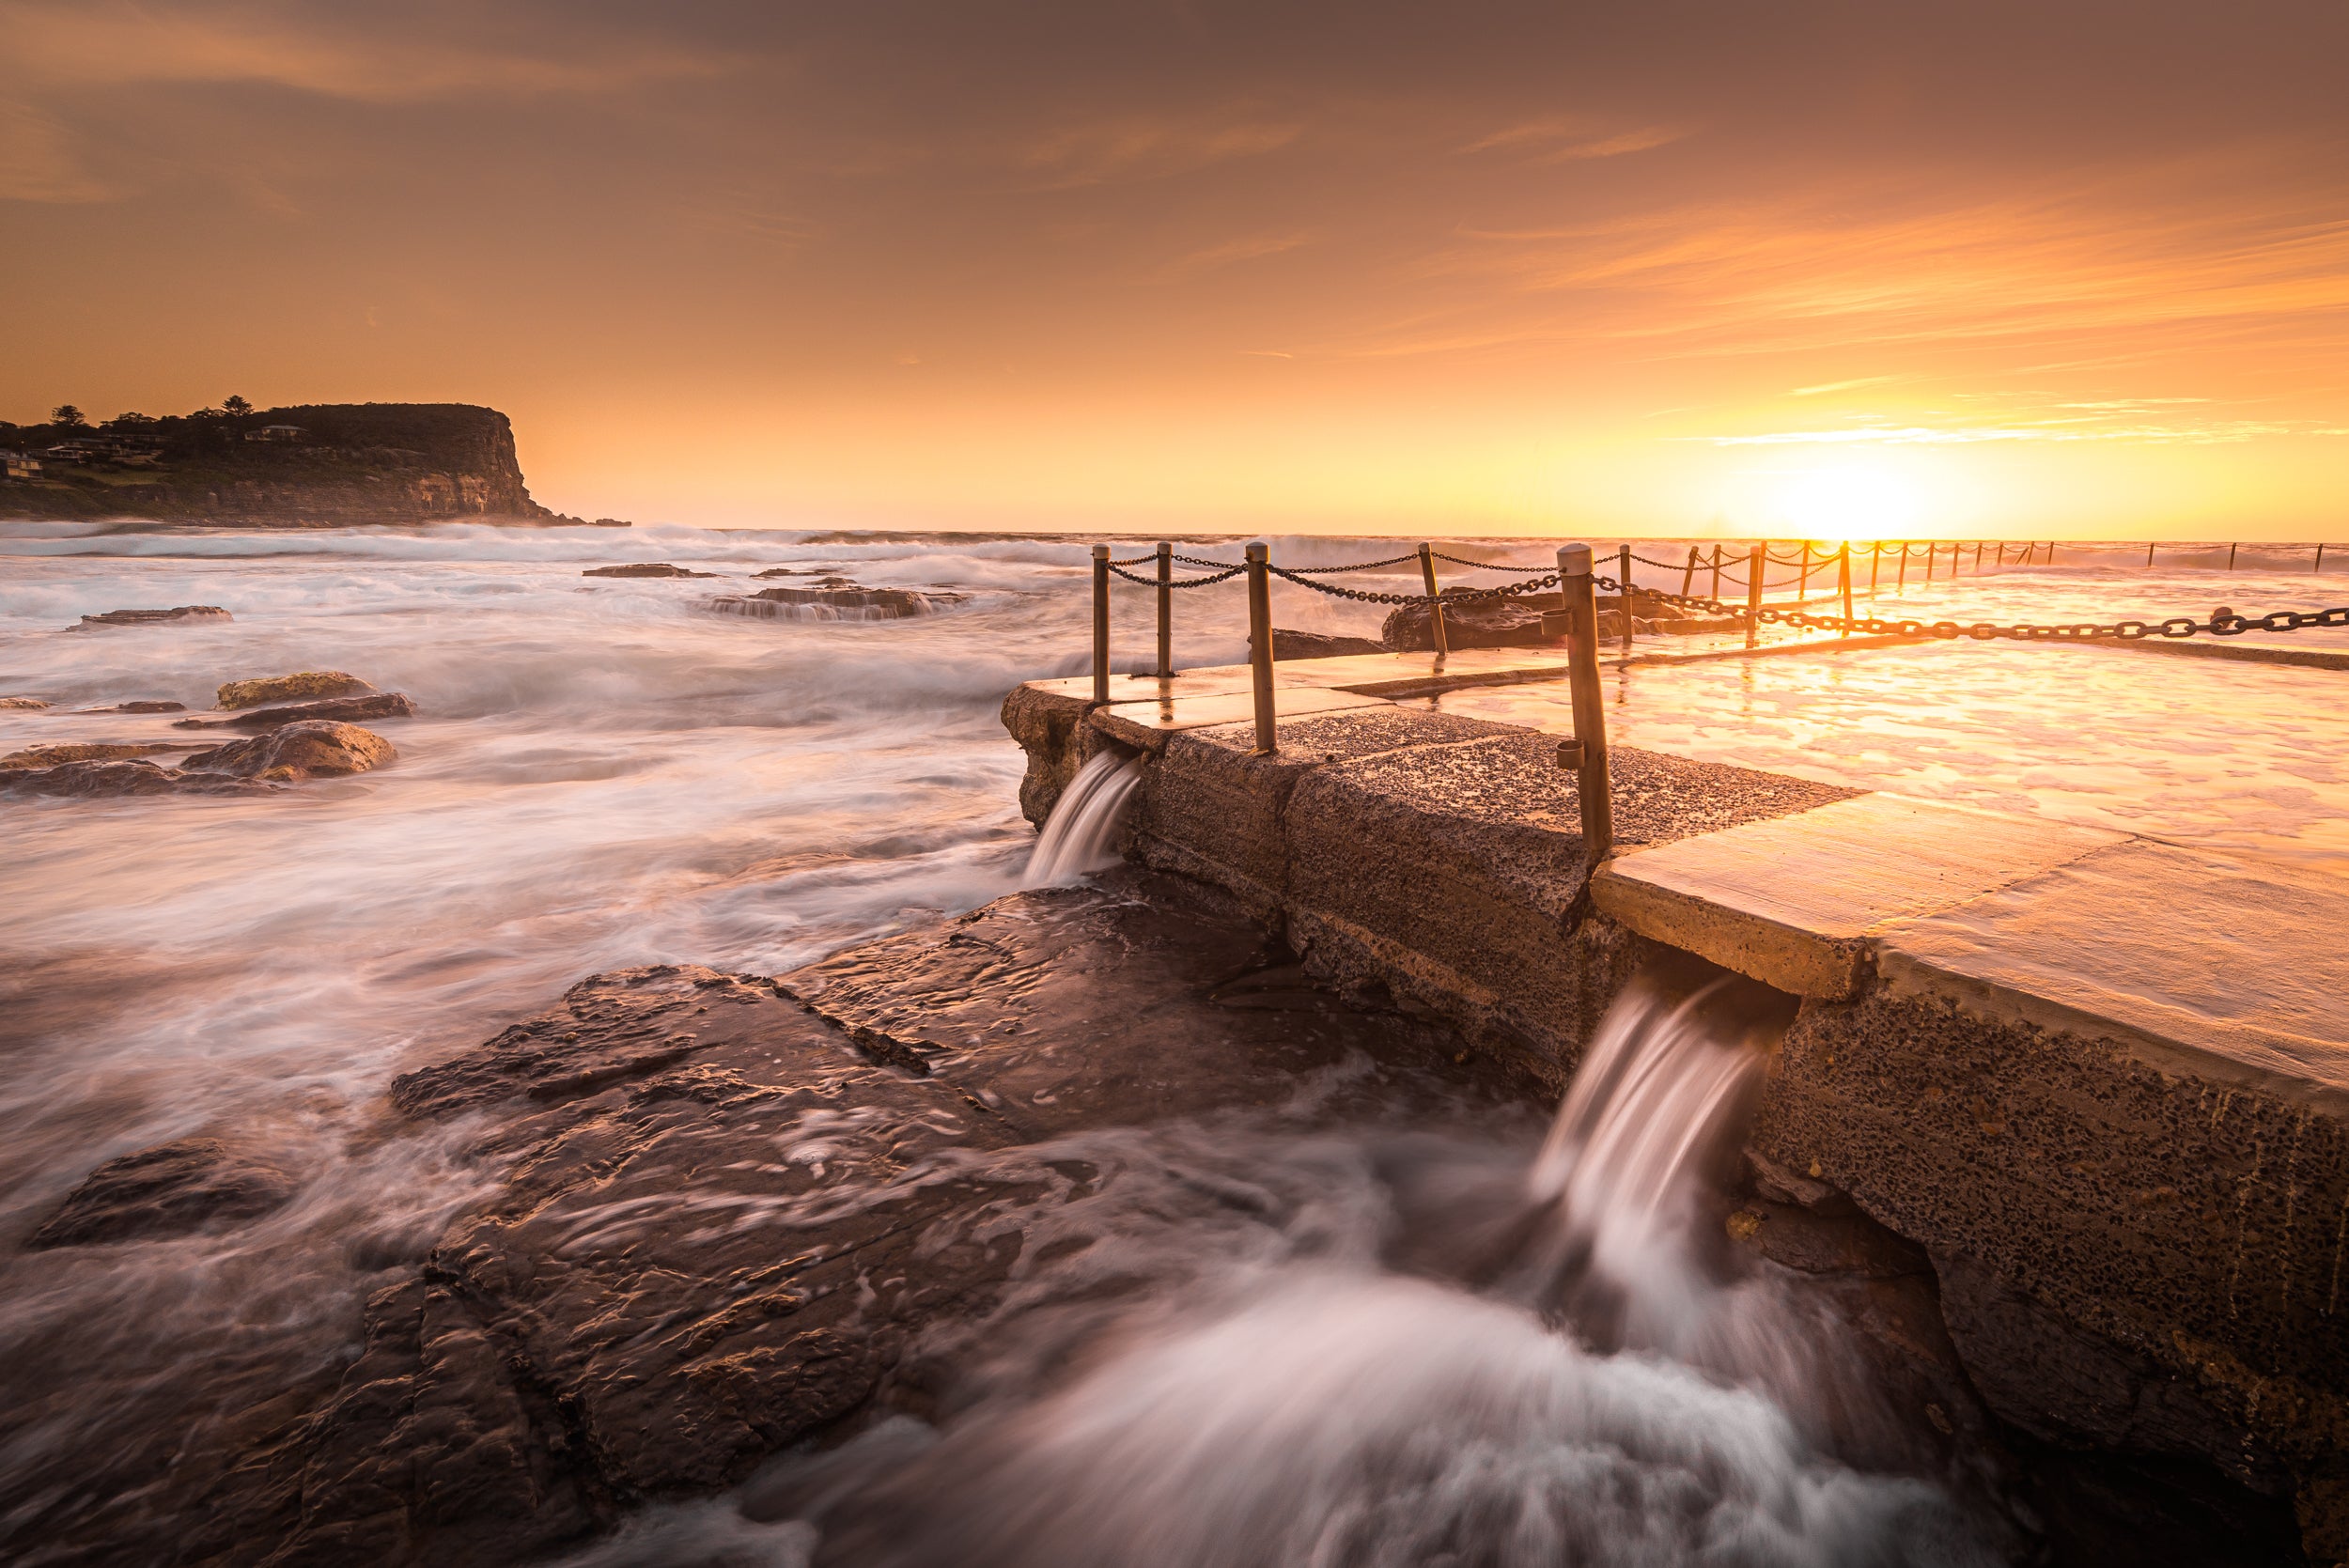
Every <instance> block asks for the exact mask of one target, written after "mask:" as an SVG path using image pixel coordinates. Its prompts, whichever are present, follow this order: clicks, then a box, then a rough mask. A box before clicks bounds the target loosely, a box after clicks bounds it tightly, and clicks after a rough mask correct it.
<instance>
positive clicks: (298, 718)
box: [172, 691, 416, 733]
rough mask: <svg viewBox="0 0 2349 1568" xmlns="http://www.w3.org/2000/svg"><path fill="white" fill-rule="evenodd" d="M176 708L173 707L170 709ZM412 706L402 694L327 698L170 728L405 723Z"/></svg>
mask: <svg viewBox="0 0 2349 1568" xmlns="http://www.w3.org/2000/svg"><path fill="white" fill-rule="evenodd" d="M174 706H177V705H174ZM415 711H416V705H415V704H414V703H413V702H412V701H411V700H410V699H409V697H408V696H407V695H406V693H404V692H399V691H378V692H375V693H374V694H372V695H370V696H365V697H328V698H325V699H323V700H322V701H319V702H315V703H288V704H285V705H283V706H273V707H257V708H254V709H252V710H250V711H248V712H244V713H240V714H238V715H237V716H236V717H235V718H233V719H179V720H174V721H173V722H172V728H174V729H181V730H244V731H247V732H256V733H257V732H259V731H263V730H273V729H277V728H280V727H281V726H283V725H286V724H298V723H302V722H304V721H305V720H311V719H331V720H334V721H336V722H343V723H350V722H356V721H358V720H361V719H409V718H412V717H414V716H415Z"/></svg>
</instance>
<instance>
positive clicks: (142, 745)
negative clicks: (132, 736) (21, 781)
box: [0, 740, 187, 768]
mask: <svg viewBox="0 0 2349 1568" xmlns="http://www.w3.org/2000/svg"><path fill="white" fill-rule="evenodd" d="M186 750H187V743H186V742H179V743H178V744H175V743H173V742H171V741H168V740H138V741H107V740H87V741H74V742H66V743H61V744H58V745H54V746H27V747H25V748H24V750H23V751H21V752H10V753H8V755H7V756H4V757H0V768H54V767H56V766H57V765H58V764H60V763H67V762H119V761H121V760H122V759H123V758H124V757H150V756H153V755H155V754H156V753H159V752H184V751H186Z"/></svg>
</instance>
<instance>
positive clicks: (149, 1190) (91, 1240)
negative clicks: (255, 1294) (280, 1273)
mask: <svg viewBox="0 0 2349 1568" xmlns="http://www.w3.org/2000/svg"><path fill="white" fill-rule="evenodd" d="M295 1185H296V1184H295V1181H294V1178H293V1177H292V1176H291V1175H290V1174H288V1172H286V1171H285V1170H283V1169H282V1168H280V1167H279V1166H277V1165H274V1164H272V1163H271V1162H270V1161H269V1160H267V1159H265V1158H263V1157H260V1156H258V1155H256V1154H253V1153H251V1152H249V1151H245V1150H240V1149H237V1148H234V1147H232V1146H230V1145H229V1144H227V1143H225V1142H223V1141H220V1140H219V1139H216V1138H183V1139H181V1140H179V1141H177V1142H173V1143H159V1144H157V1145H156V1146H155V1147H153V1148H151V1149H141V1150H140V1151H139V1152H138V1153H136V1154H130V1155H124V1156H122V1157H120V1158H118V1159H110V1160H108V1161H107V1162H106V1163H105V1164H103V1165H101V1166H100V1167H99V1168H98V1169H97V1170H95V1171H92V1172H90V1173H89V1174H88V1175H87V1176H86V1177H85V1178H84V1179H83V1181H82V1185H81V1186H79V1187H77V1188H74V1189H73V1190H72V1191H71V1192H70V1193H69V1194H68V1195H67V1196H66V1200H65V1202H64V1203H61V1204H59V1205H58V1207H57V1209H56V1211H55V1212H54V1213H53V1214H52V1215H50V1217H49V1218H48V1219H44V1220H43V1221H41V1224H40V1228H39V1230H37V1231H35V1232H34V1233H33V1235H32V1239H31V1240H29V1241H27V1242H26V1243H25V1246H26V1247H27V1248H31V1249H40V1248H48V1247H86V1246H91V1245H94V1244H97V1243H101V1242H115V1241H129V1240H132V1239H133V1238H138V1237H157V1236H170V1235H183V1234H187V1233H188V1232H190V1231H194V1230H199V1229H202V1228H203V1227H205V1226H208V1225H214V1224H221V1223H226V1222H233V1221H240V1220H246V1219H258V1218H260V1217H261V1216H262V1215H265V1214H268V1213H271V1212H272V1210H275V1209H278V1208H281V1207H283V1206H284V1205H285V1203H286V1202H287V1201H288V1199H290V1198H291V1197H292V1196H293V1194H294V1188H295Z"/></svg>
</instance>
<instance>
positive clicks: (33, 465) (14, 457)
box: [0, 452, 40, 481]
mask: <svg viewBox="0 0 2349 1568" xmlns="http://www.w3.org/2000/svg"><path fill="white" fill-rule="evenodd" d="M0 477H4V478H8V479H13V480H18V481H23V480H29V479H38V478H39V477H40V459H39V458H36V457H34V456H33V455H32V454H31V453H29V452H0Z"/></svg>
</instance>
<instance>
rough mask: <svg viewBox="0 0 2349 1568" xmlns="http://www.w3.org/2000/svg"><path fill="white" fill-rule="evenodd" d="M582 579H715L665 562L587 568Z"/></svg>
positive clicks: (713, 573)
mask: <svg viewBox="0 0 2349 1568" xmlns="http://www.w3.org/2000/svg"><path fill="white" fill-rule="evenodd" d="M579 575H580V576H582V577H715V576H717V575H718V574H717V573H716V572H714V571H692V570H689V569H687V568H686V567H673V566H671V565H669V563H668V562H666V561H630V563H628V564H627V565H626V566H622V567H588V568H587V569H586V570H585V571H583V572H581V573H580V574H579Z"/></svg>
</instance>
